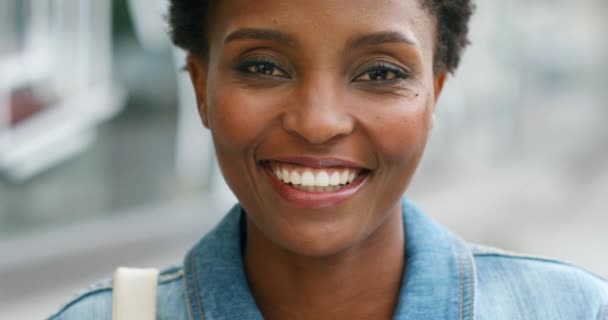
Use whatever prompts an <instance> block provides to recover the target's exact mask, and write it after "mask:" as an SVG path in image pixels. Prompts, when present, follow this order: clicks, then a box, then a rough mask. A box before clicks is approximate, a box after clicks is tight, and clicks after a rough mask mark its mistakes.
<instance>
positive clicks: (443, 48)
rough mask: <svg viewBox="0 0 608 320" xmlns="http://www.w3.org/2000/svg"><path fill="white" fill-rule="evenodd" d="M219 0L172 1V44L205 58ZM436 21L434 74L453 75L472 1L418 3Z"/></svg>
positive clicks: (465, 39)
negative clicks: (211, 14) (210, 15)
mask: <svg viewBox="0 0 608 320" xmlns="http://www.w3.org/2000/svg"><path fill="white" fill-rule="evenodd" d="M217 1H218V0H170V5H169V12H168V16H167V20H168V22H169V33H170V35H171V39H172V40H173V43H174V44H175V45H177V46H178V47H181V48H183V49H185V50H186V51H189V52H192V53H195V54H198V55H201V56H203V57H206V56H207V54H208V49H209V48H208V43H207V39H206V36H205V27H206V25H207V23H206V21H207V19H206V18H207V13H209V12H212V11H213V8H214V6H215V4H216V3H217ZM419 1H422V5H423V7H424V8H427V9H428V10H430V12H431V13H432V14H433V16H434V17H435V18H436V21H437V45H436V48H435V57H434V71H435V73H441V72H444V71H446V72H450V73H454V72H455V71H456V68H457V67H458V64H459V63H460V58H461V56H462V53H463V51H464V48H465V47H466V46H467V45H469V44H470V41H469V37H468V33H469V20H470V18H471V15H472V14H473V11H474V9H475V5H474V4H473V0H419Z"/></svg>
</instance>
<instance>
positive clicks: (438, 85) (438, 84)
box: [433, 71, 448, 103]
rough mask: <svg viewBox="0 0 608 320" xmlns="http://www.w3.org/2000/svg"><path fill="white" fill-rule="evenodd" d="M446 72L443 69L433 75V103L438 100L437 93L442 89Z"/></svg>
mask: <svg viewBox="0 0 608 320" xmlns="http://www.w3.org/2000/svg"><path fill="white" fill-rule="evenodd" d="M447 77H448V74H447V73H446V72H445V71H444V72H441V73H440V74H438V75H436V76H435V79H434V81H433V82H434V85H435V103H437V100H439V95H441V91H442V90H443V84H444V83H445V80H446V79H447Z"/></svg>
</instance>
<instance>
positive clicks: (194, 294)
mask: <svg viewBox="0 0 608 320" xmlns="http://www.w3.org/2000/svg"><path fill="white" fill-rule="evenodd" d="M197 251H198V250H196V249H195V250H194V251H192V252H191V253H192V255H190V256H188V257H187V258H186V263H187V264H188V265H189V266H190V268H191V270H190V272H187V274H188V276H187V277H186V279H187V280H186V290H187V293H188V294H186V302H187V303H188V306H189V308H188V315H189V317H190V319H191V320H204V319H205V315H204V314H203V306H202V303H203V301H202V299H201V296H200V288H199V286H198V281H197V280H198V279H196V277H197V276H200V274H199V273H198V272H197V271H196V270H197V269H196V266H197V264H196V262H197V257H198V252H197ZM188 284H190V285H188ZM192 300H194V301H192ZM194 304H196V307H195V306H194ZM195 308H196V309H198V310H195ZM197 311H198V319H197V318H196V314H197Z"/></svg>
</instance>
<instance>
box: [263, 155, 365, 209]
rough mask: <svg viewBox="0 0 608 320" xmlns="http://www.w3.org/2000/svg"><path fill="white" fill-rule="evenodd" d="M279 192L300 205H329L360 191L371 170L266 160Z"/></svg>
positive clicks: (266, 165)
mask: <svg viewBox="0 0 608 320" xmlns="http://www.w3.org/2000/svg"><path fill="white" fill-rule="evenodd" d="M261 164H262V166H263V167H264V168H265V170H266V172H267V174H268V176H269V178H270V180H271V181H272V185H273V186H274V187H275V189H276V190H277V191H278V193H279V194H280V195H281V196H282V197H283V198H284V199H285V200H288V201H289V202H291V203H293V204H295V205H296V206H298V207H327V206H332V205H336V204H338V203H339V202H342V201H344V200H346V199H348V198H349V197H351V196H352V195H354V194H355V193H356V191H358V190H359V189H360V188H361V186H362V185H363V184H364V183H365V181H366V180H367V179H366V178H367V177H368V176H369V175H370V170H367V169H364V168H356V167H352V166H340V165H339V164H338V165H330V166H315V167H313V166H307V165H305V164H304V165H303V164H299V163H298V164H296V163H293V162H282V161H263V162H262V163H261Z"/></svg>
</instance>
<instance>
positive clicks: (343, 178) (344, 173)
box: [340, 170, 349, 184]
mask: <svg viewBox="0 0 608 320" xmlns="http://www.w3.org/2000/svg"><path fill="white" fill-rule="evenodd" d="M348 176H349V174H348V170H342V173H341V174H340V184H347V183H348Z"/></svg>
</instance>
